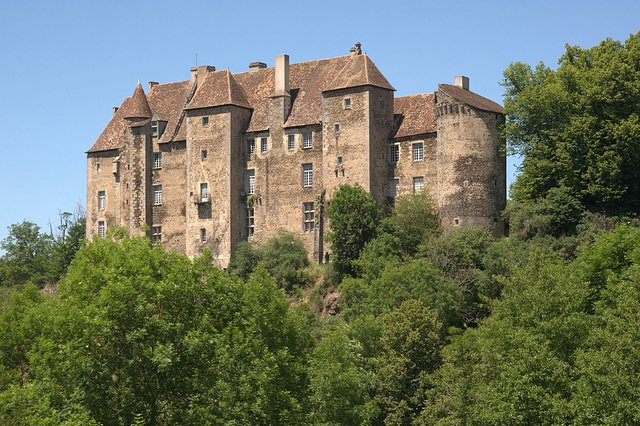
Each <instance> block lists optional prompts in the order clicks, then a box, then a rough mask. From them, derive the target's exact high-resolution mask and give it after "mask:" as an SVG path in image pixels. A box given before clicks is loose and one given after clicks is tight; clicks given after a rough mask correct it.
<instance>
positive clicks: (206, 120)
mask: <svg viewBox="0 0 640 426" xmlns="http://www.w3.org/2000/svg"><path fill="white" fill-rule="evenodd" d="M208 126H209V117H202V127H208Z"/></svg>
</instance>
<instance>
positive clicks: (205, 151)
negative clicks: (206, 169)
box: [200, 149, 208, 161]
mask: <svg viewBox="0 0 640 426" xmlns="http://www.w3.org/2000/svg"><path fill="white" fill-rule="evenodd" d="M207 155H208V153H207V150H206V149H203V150H202V151H201V152H200V156H201V157H202V161H205V160H206V159H207Z"/></svg>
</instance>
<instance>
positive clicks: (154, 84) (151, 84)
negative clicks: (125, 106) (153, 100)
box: [149, 81, 158, 92]
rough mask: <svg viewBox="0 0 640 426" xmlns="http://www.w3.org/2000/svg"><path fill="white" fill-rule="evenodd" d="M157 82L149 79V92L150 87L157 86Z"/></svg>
mask: <svg viewBox="0 0 640 426" xmlns="http://www.w3.org/2000/svg"><path fill="white" fill-rule="evenodd" d="M157 85H158V82H157V81H150V82H149V92H150V91H151V89H153V86H157Z"/></svg>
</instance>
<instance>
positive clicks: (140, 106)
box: [124, 81, 151, 118]
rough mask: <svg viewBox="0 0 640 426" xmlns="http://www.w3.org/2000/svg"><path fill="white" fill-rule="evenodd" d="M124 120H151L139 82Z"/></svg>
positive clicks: (147, 103) (145, 97)
mask: <svg viewBox="0 0 640 426" xmlns="http://www.w3.org/2000/svg"><path fill="white" fill-rule="evenodd" d="M124 118H151V108H150V107H149V102H147V96H146V95H145V94H144V90H142V85H141V84H140V82H139V81H138V85H137V86H136V90H134V91H133V96H131V102H129V105H128V106H127V110H126V111H125V116H124Z"/></svg>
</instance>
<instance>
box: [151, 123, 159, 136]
mask: <svg viewBox="0 0 640 426" xmlns="http://www.w3.org/2000/svg"><path fill="white" fill-rule="evenodd" d="M151 136H158V122H157V121H152V122H151Z"/></svg>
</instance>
